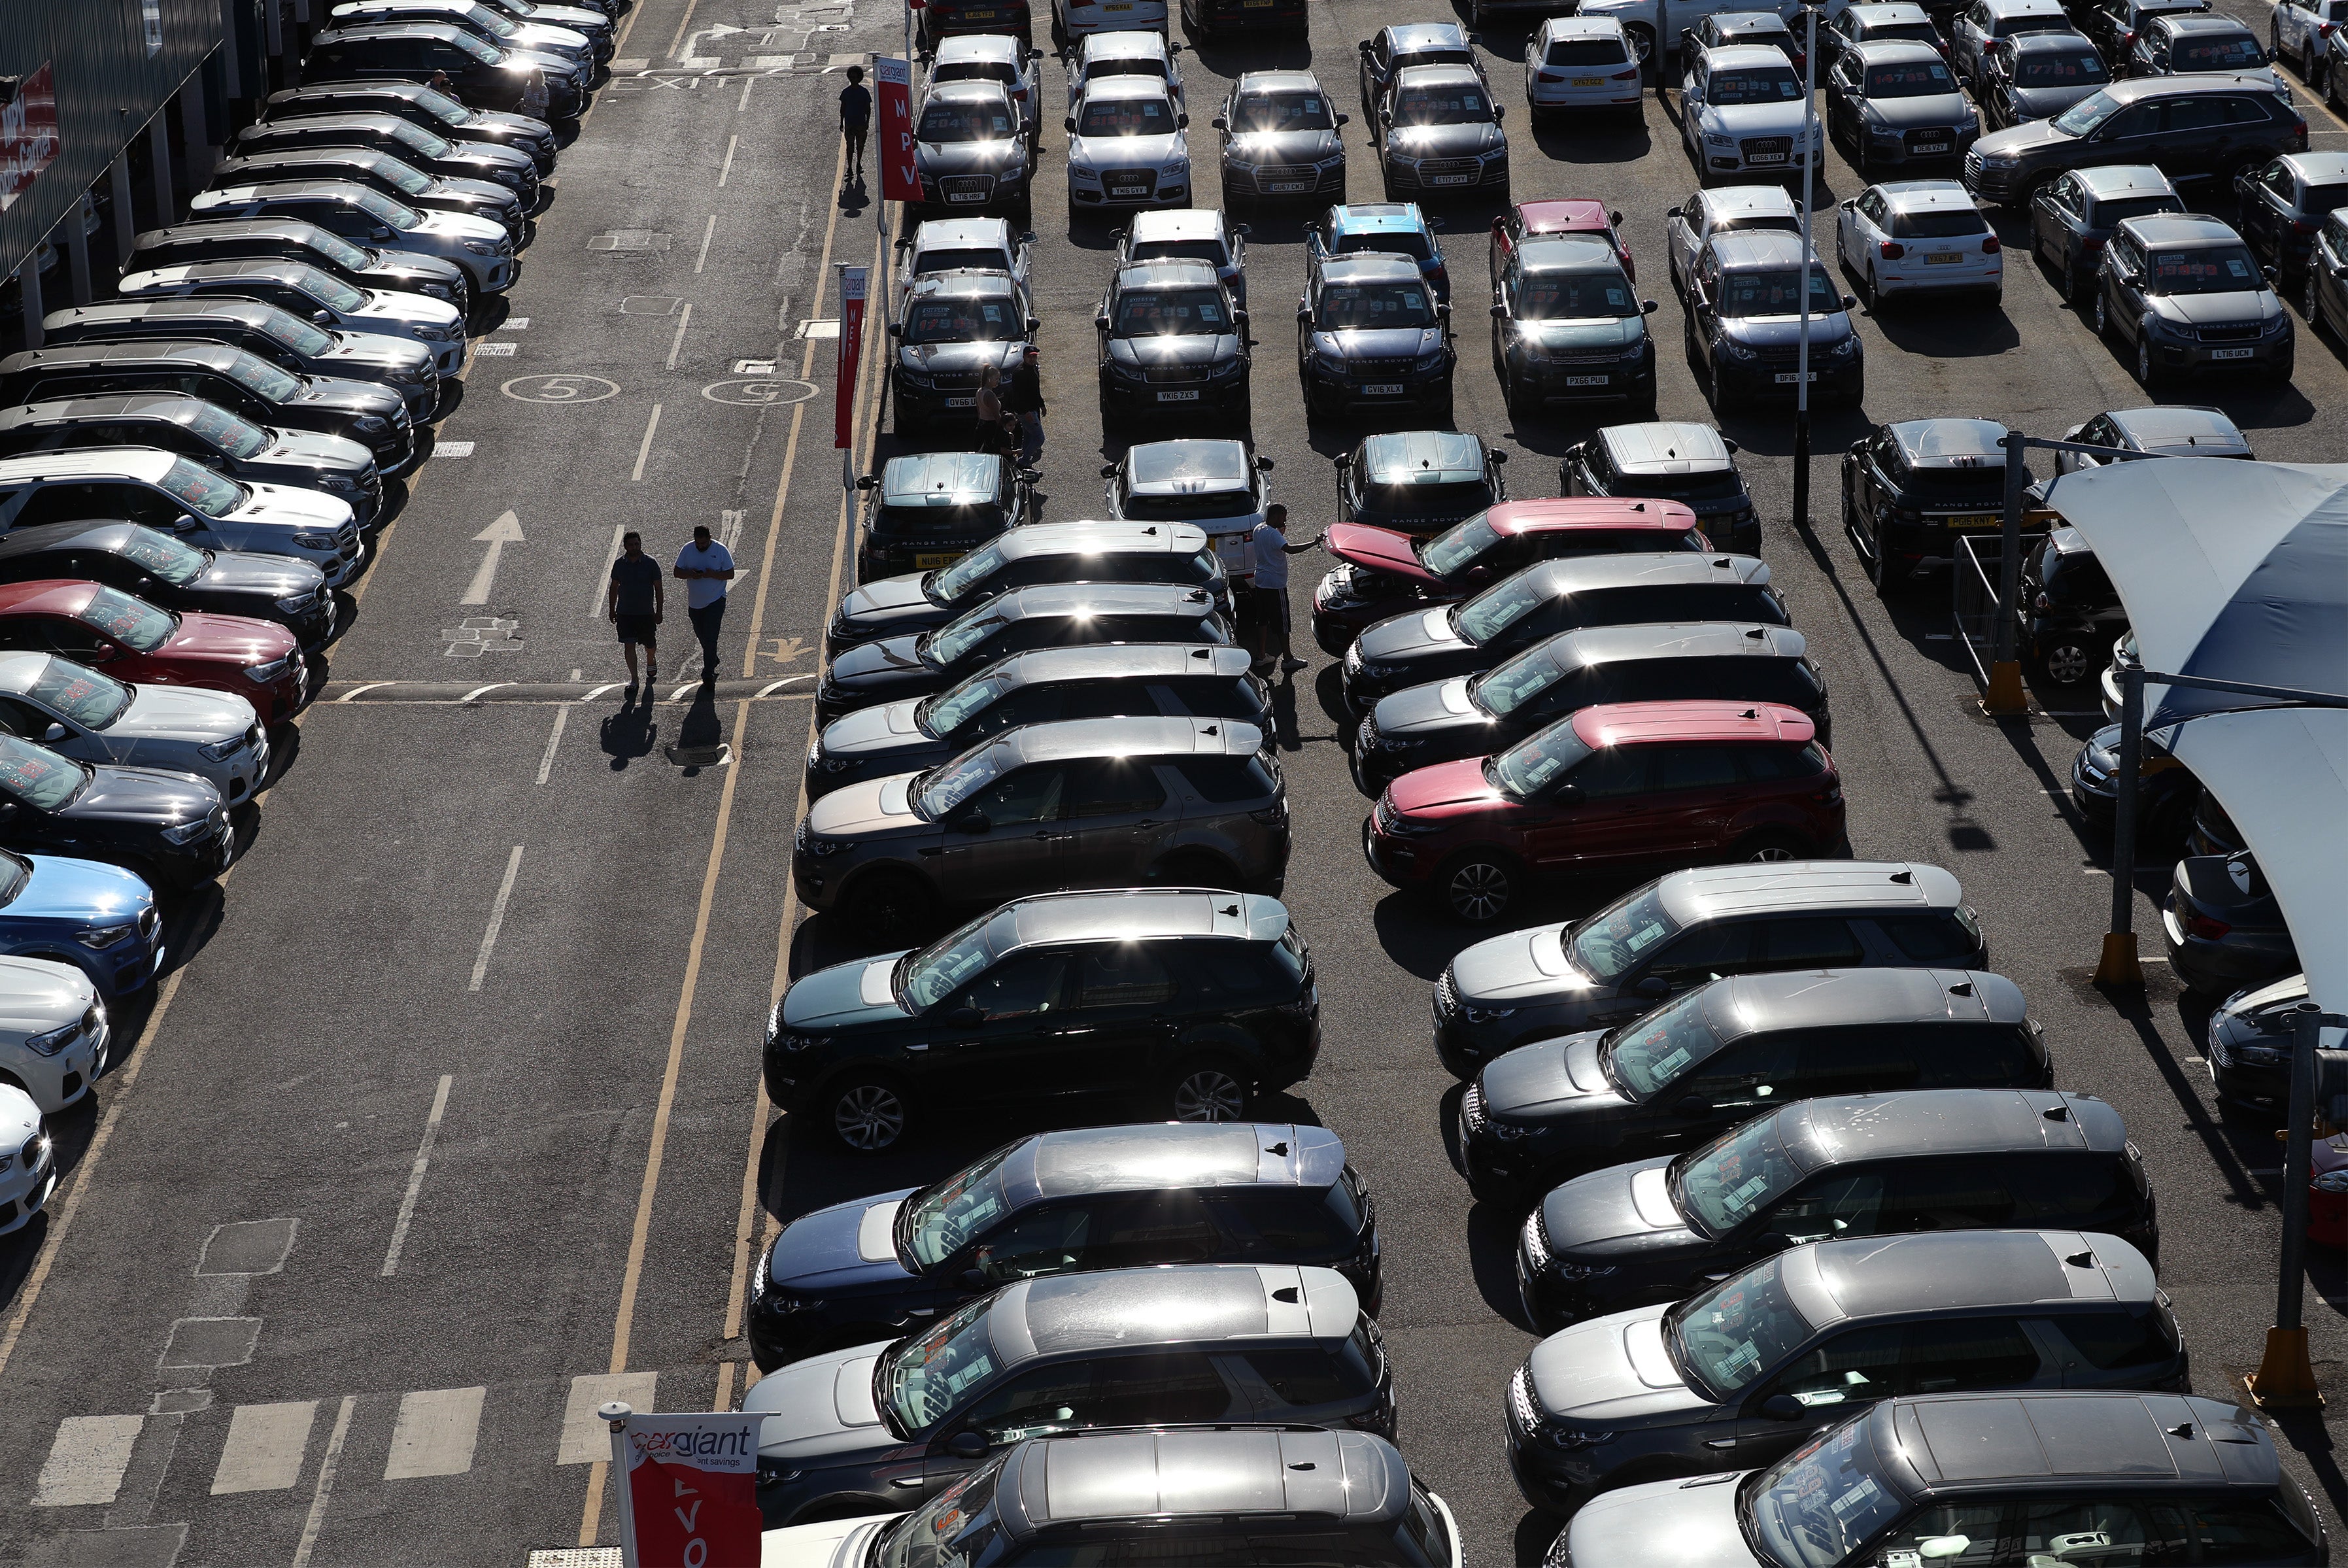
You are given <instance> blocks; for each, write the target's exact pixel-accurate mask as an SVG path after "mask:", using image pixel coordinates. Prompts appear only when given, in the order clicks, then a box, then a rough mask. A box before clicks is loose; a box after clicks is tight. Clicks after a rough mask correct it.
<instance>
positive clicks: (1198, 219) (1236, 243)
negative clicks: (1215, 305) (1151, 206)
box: [1117, 207, 1248, 310]
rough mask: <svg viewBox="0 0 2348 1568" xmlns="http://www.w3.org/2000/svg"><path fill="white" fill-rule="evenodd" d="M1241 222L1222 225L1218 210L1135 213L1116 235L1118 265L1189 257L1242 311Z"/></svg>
mask: <svg viewBox="0 0 2348 1568" xmlns="http://www.w3.org/2000/svg"><path fill="white" fill-rule="evenodd" d="M1247 233H1248V226H1247V225H1246V224H1245V223H1232V222H1227V221H1225V219H1224V217H1223V214H1222V212H1221V211H1220V210H1219V209H1217V208H1213V207H1198V208H1193V209H1191V210H1190V211H1184V212H1136V213H1135V214H1134V215H1133V224H1132V226H1131V227H1130V228H1128V229H1126V230H1124V231H1123V232H1120V233H1119V234H1118V235H1117V265H1118V266H1120V267H1121V266H1123V265H1125V264H1126V263H1128V262H1158V261H1164V260H1166V259H1167V258H1168V257H1169V256H1189V257H1190V258H1192V259H1193V260H1196V261H1201V262H1205V263H1207V264H1208V265H1210V266H1211V267H1213V268H1214V269H1215V275H1216V276H1217V277H1219V278H1220V279H1222V280H1223V286H1224V287H1225V288H1227V289H1229V290H1231V303H1232V304H1235V305H1237V306H1239V307H1240V308H1241V310H1245V309H1246V308H1247Z"/></svg>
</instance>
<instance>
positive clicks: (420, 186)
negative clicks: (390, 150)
mask: <svg viewBox="0 0 2348 1568" xmlns="http://www.w3.org/2000/svg"><path fill="white" fill-rule="evenodd" d="M357 161H358V162H360V163H361V164H363V165H364V166H365V167H366V170H368V171H369V172H370V173H374V174H377V175H380V176H382V177H383V178H384V179H386V180H387V181H391V183H392V184H394V185H396V186H397V187H398V188H399V191H400V194H402V195H403V196H417V195H421V194H422V193H423V192H425V191H429V190H431V189H432V176H430V175H429V174H427V173H425V172H424V171H423V170H420V169H417V168H416V167H414V166H413V165H410V164H406V163H402V162H401V161H400V160H398V159H396V158H370V157H367V156H366V154H364V153H362V154H361V155H360V156H359V158H358V160H357Z"/></svg>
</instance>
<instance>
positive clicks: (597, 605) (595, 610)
mask: <svg viewBox="0 0 2348 1568" xmlns="http://www.w3.org/2000/svg"><path fill="white" fill-rule="evenodd" d="M627 533H628V525H627V524H626V523H624V522H615V523H613V525H612V548H611V549H609V550H607V551H605V552H603V559H602V561H601V562H598V563H597V565H596V570H595V597H594V598H592V599H591V600H589V601H588V603H587V615H588V618H589V619H590V620H594V621H601V622H603V623H604V624H607V625H608V624H610V622H611V612H610V611H608V610H606V609H605V608H604V607H603V606H604V604H605V603H607V602H608V601H609V599H610V597H611V592H612V562H614V561H617V560H618V559H619V558H620V541H621V540H623V539H624V538H626V537H627Z"/></svg>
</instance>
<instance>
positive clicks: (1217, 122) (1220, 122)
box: [1207, 115, 1231, 130]
mask: <svg viewBox="0 0 2348 1568" xmlns="http://www.w3.org/2000/svg"><path fill="white" fill-rule="evenodd" d="M1207 123H1208V124H1209V125H1210V126H1212V127H1214V129H1217V130H1229V129H1231V121H1230V120H1229V119H1225V118H1224V117H1223V116H1221V115H1217V116H1216V117H1215V118H1214V119H1210V120H1209V121H1208V122H1207Z"/></svg>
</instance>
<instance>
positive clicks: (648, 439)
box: [628, 305, 692, 484]
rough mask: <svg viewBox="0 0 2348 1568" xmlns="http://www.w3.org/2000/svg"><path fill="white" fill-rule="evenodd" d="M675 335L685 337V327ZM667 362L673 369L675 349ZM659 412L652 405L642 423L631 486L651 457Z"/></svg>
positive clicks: (641, 476) (680, 328)
mask: <svg viewBox="0 0 2348 1568" xmlns="http://www.w3.org/2000/svg"><path fill="white" fill-rule="evenodd" d="M685 308H686V309H687V310H690V309H692V306H690V305H688V306H686V307H685ZM677 335H678V336H679V337H680V338H682V337H683V336H684V335H685V327H684V325H683V324H682V323H680V324H679V325H678V326H677ZM668 362H669V366H670V368H671V369H674V368H675V366H676V350H675V348H671V349H670V350H669V360H668ZM660 411H661V406H660V405H659V404H657V403H655V404H654V405H653V417H652V418H649V419H647V420H645V421H644V439H643V441H641V442H639V443H638V444H637V447H636V467H635V471H634V472H633V473H631V474H629V475H628V481H629V482H630V483H631V484H633V483H635V482H636V481H638V480H642V479H643V478H644V459H646V458H648V457H650V456H652V451H653V432H654V430H657V429H659V428H660Z"/></svg>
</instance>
